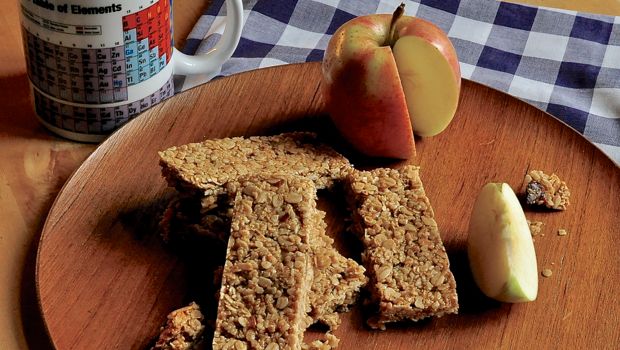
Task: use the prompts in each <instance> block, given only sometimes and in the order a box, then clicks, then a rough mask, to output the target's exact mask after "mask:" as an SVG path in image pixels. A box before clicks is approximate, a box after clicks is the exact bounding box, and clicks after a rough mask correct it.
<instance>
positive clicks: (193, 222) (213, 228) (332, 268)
mask: <svg viewBox="0 0 620 350" xmlns="http://www.w3.org/2000/svg"><path fill="white" fill-rule="evenodd" d="M192 202H193V203H192ZM180 203H181V204H179V201H176V200H175V202H173V204H172V205H171V207H170V208H169V211H171V213H170V214H168V216H172V217H174V218H175V219H176V223H177V224H176V225H175V228H174V229H171V228H168V229H166V230H165V231H170V230H176V231H179V230H180V231H184V232H186V231H191V233H192V234H194V235H206V236H209V237H211V238H213V239H216V240H223V241H224V240H228V235H229V233H230V213H231V212H232V210H220V209H219V208H221V207H217V208H215V209H211V210H209V211H207V212H205V213H201V212H200V204H199V203H197V201H196V200H195V199H194V200H192V199H183V200H181V201H180ZM182 209H185V211H182ZM179 210H181V211H179ZM324 216H325V213H324V212H322V211H319V215H317V216H316V219H317V222H316V223H315V224H314V225H315V226H316V227H318V228H319V229H318V230H315V231H313V232H312V235H311V237H310V248H311V254H312V263H313V271H314V280H313V282H312V288H311V290H310V295H309V298H310V305H311V312H310V316H311V317H312V319H313V321H314V322H320V323H323V324H325V325H327V326H329V327H330V329H332V330H334V329H336V328H337V326H338V325H339V324H340V317H339V316H338V314H337V312H338V311H347V310H348V308H349V306H350V305H352V304H353V303H355V301H356V300H357V297H358V295H359V292H360V290H361V288H362V287H363V286H364V285H365V284H366V282H367V280H368V279H367V278H366V276H365V274H364V272H365V269H364V267H363V266H362V265H360V264H358V263H357V262H356V261H355V260H353V259H349V258H346V257H345V256H343V255H342V254H340V252H338V250H337V249H336V248H335V247H334V240H333V239H332V238H331V237H329V235H327V233H326V224H325V222H324V220H323V217H324ZM179 234H185V233H179V232H175V233H174V234H172V235H173V236H178V235H179ZM169 235H170V234H167V235H166V236H169Z"/></svg>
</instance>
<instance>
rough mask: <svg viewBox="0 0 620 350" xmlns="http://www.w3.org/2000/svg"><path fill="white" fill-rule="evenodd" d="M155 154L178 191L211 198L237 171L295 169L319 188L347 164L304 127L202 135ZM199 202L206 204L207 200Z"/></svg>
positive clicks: (344, 170) (347, 167) (343, 173)
mask: <svg viewBox="0 0 620 350" xmlns="http://www.w3.org/2000/svg"><path fill="white" fill-rule="evenodd" d="M159 156H160V165H161V167H162V174H163V175H164V177H165V178H166V180H167V181H168V183H169V184H170V186H172V187H176V188H177V189H178V190H179V191H180V192H186V193H190V192H196V191H198V192H200V194H201V195H203V196H204V197H206V198H207V199H208V200H209V201H211V204H215V202H216V201H217V200H218V199H217V197H218V196H221V195H226V191H225V185H226V184H227V183H228V182H229V181H235V180H237V179H239V178H240V177H242V176H251V175H254V174H263V175H270V174H271V175H273V174H276V175H299V176H303V177H305V178H307V179H310V180H312V181H313V182H314V184H315V186H316V187H317V188H319V189H321V188H328V187H330V186H331V185H332V184H333V183H334V180H335V179H342V178H344V177H345V176H346V175H347V174H348V173H349V172H350V170H351V166H350V164H349V161H348V160H347V159H346V158H345V157H343V156H342V155H341V154H339V153H338V152H336V151H334V150H333V149H332V148H331V147H329V146H327V145H325V144H322V143H321V142H320V141H319V139H318V138H317V135H316V134H313V133H307V132H293V133H284V134H280V135H275V136H253V137H249V138H243V137H233V138H224V139H215V140H206V141H203V142H201V143H190V144H187V145H183V146H178V147H171V148H168V149H167V150H165V151H162V152H159ZM203 205H205V208H206V209H209V203H206V202H205V203H203Z"/></svg>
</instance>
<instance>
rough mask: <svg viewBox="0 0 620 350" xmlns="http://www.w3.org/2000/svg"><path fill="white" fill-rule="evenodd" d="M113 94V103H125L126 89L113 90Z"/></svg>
mask: <svg viewBox="0 0 620 350" xmlns="http://www.w3.org/2000/svg"><path fill="white" fill-rule="evenodd" d="M113 93H114V102H121V101H127V88H115V89H114V90H113Z"/></svg>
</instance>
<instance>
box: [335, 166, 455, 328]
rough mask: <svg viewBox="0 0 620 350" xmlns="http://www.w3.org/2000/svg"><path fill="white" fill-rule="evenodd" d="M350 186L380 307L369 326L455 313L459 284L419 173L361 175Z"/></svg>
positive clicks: (372, 289) (355, 226) (373, 295)
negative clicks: (453, 273) (451, 268)
mask: <svg viewBox="0 0 620 350" xmlns="http://www.w3.org/2000/svg"><path fill="white" fill-rule="evenodd" d="M348 184H349V186H348V189H347V190H348V199H349V201H350V203H351V205H352V206H353V211H354V217H353V230H354V231H355V232H356V233H357V234H358V235H359V237H360V238H361V240H362V243H363V245H364V252H363V254H362V260H363V261H364V265H365V266H366V269H367V271H368V275H369V277H370V281H369V286H370V288H369V289H370V292H371V298H372V300H371V301H372V303H373V305H374V306H376V307H377V312H376V315H375V316H373V317H372V318H371V319H370V320H368V324H369V326H371V327H372V328H379V329H385V323H388V322H396V321H401V320H413V321H417V320H420V319H422V318H425V317H429V316H442V315H444V314H449V313H456V312H457V311H458V299H457V295H456V283H455V281H454V276H453V275H452V272H451V271H450V263H449V261H448V256H447V254H446V251H445V249H444V246H443V243H442V241H441V238H440V236H439V231H438V228H437V223H436V222H435V219H434V214H433V209H432V208H431V205H430V202H429V200H428V198H427V197H426V194H425V192H424V188H423V187H422V182H421V181H420V177H419V168H418V167H416V166H406V167H404V168H403V169H402V170H400V171H397V170H393V169H376V170H373V171H356V172H354V173H352V174H351V175H350V176H349V181H348Z"/></svg>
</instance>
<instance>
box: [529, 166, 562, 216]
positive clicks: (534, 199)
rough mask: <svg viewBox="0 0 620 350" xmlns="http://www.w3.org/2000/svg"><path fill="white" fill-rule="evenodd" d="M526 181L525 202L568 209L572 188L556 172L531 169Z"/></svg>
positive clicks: (551, 207)
mask: <svg viewBox="0 0 620 350" xmlns="http://www.w3.org/2000/svg"><path fill="white" fill-rule="evenodd" d="M525 183H526V188H525V193H526V197H525V202H526V203H527V204H528V205H534V206H544V207H546V208H549V209H554V210H566V207H567V206H568V205H569V204H570V200H569V198H570V190H569V189H568V186H566V183H565V182H564V181H562V180H560V178H559V177H558V176H557V175H556V174H551V175H547V174H545V173H544V172H542V171H540V170H531V171H530V172H529V173H528V174H527V175H525Z"/></svg>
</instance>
